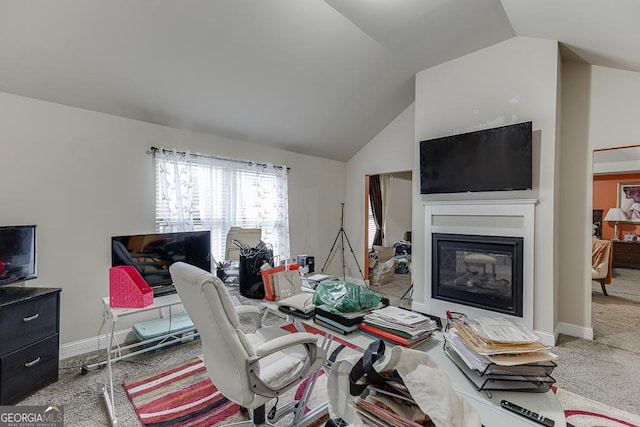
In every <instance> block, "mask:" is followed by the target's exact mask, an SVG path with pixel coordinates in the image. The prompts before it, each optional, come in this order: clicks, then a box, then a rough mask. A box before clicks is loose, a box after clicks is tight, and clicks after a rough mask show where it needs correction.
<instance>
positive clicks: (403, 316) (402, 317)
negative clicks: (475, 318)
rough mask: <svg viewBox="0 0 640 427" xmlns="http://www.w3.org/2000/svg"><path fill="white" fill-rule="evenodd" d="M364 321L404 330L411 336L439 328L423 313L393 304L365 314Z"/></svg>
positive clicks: (398, 330)
mask: <svg viewBox="0 0 640 427" xmlns="http://www.w3.org/2000/svg"><path fill="white" fill-rule="evenodd" d="M364 323H368V324H370V325H373V326H377V327H379V328H386V329H391V330H393V331H396V332H404V333H405V334H408V335H409V336H410V337H411V338H417V337H420V336H422V335H424V334H426V333H431V332H433V331H435V330H436V329H437V328H438V325H437V324H436V322H435V321H433V320H431V319H430V318H429V317H427V316H425V315H423V314H420V313H416V312H414V311H409V310H405V309H402V308H399V307H393V306H388V307H384V308H380V309H377V310H373V311H372V312H370V313H369V314H367V315H366V316H364Z"/></svg>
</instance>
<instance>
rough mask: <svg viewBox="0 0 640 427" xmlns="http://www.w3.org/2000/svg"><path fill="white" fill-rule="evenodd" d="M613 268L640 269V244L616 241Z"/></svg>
mask: <svg viewBox="0 0 640 427" xmlns="http://www.w3.org/2000/svg"><path fill="white" fill-rule="evenodd" d="M613 267H625V268H639V269H640V243H637V242H623V241H615V240H614V241H613Z"/></svg>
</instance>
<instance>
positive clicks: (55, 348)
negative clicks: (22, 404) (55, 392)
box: [0, 334, 59, 405]
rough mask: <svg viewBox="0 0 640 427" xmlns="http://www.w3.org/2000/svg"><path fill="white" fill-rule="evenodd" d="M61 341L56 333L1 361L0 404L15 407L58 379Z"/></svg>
mask: <svg viewBox="0 0 640 427" xmlns="http://www.w3.org/2000/svg"><path fill="white" fill-rule="evenodd" d="M58 353H59V338H58V334H55V335H53V336H51V337H49V338H46V339H43V340H41V341H38V342H36V343H35V344H32V345H30V346H28V347H25V348H23V349H20V350H18V351H14V352H13V353H10V354H7V355H5V356H3V357H1V358H0V377H1V378H2V386H1V388H0V404H2V405H12V404H14V403H16V402H18V401H19V400H21V399H22V398H24V397H26V396H27V395H29V394H30V393H31V392H33V391H34V390H37V389H38V388H40V387H42V386H45V385H47V384H49V383H52V382H54V381H57V380H58Z"/></svg>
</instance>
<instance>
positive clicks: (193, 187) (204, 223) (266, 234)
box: [154, 150, 289, 261]
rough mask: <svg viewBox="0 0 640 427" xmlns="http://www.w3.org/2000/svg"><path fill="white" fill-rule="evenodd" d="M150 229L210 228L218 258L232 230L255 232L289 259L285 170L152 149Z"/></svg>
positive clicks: (185, 229)
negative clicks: (153, 193) (153, 212)
mask: <svg viewBox="0 0 640 427" xmlns="http://www.w3.org/2000/svg"><path fill="white" fill-rule="evenodd" d="M154 153H155V154H154V158H155V168H156V229H157V230H158V231H159V232H173V231H190V230H211V252H212V255H213V257H214V258H215V259H216V260H217V261H220V260H222V259H223V258H224V250H225V244H226V236H227V232H228V231H229V229H230V228H231V227H232V226H235V227H244V228H261V229H262V240H264V241H265V242H266V243H268V244H271V245H272V246H273V253H274V256H279V257H280V259H284V258H288V257H289V215H288V197H287V168H286V167H282V166H274V165H264V164H256V163H253V162H244V161H237V160H228V159H218V158H211V157H205V156H200V155H196V156H194V155H191V154H189V153H178V152H176V151H175V150H174V151H169V150H156V151H155V152H154Z"/></svg>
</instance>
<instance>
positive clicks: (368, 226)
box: [363, 171, 413, 297]
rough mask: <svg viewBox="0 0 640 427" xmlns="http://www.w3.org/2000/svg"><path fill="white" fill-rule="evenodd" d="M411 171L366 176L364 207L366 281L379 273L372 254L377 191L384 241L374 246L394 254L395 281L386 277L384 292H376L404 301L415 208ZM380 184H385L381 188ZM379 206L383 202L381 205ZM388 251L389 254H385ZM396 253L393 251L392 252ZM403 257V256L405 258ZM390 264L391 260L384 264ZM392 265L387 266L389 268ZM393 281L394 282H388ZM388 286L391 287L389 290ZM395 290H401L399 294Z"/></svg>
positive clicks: (408, 276) (374, 254)
mask: <svg viewBox="0 0 640 427" xmlns="http://www.w3.org/2000/svg"><path fill="white" fill-rule="evenodd" d="M412 179H413V177H412V171H397V172H385V173H380V174H375V175H373V174H372V175H365V191H364V195H365V203H364V207H365V209H364V213H363V214H364V236H365V238H364V260H365V262H364V271H365V278H366V279H368V280H371V275H372V274H374V273H376V270H373V268H375V263H376V262H377V261H378V260H377V259H376V253H375V252H374V253H372V252H373V248H374V236H375V233H376V230H377V228H378V227H377V225H376V220H375V218H376V216H377V215H376V214H374V212H373V210H374V207H373V204H372V202H371V200H372V199H371V193H372V191H374V192H375V191H376V190H373V189H372V184H373V187H376V186H377V187H378V188H379V189H380V190H379V191H381V192H382V193H383V194H379V195H378V196H374V197H379V200H382V206H380V207H378V210H379V213H378V215H379V214H382V237H381V241H379V242H378V244H377V245H375V248H376V249H378V250H379V251H380V247H382V248H383V251H382V252H384V254H385V257H388V256H389V254H392V256H393V258H394V262H393V263H394V267H393V277H392V278H391V277H389V276H387V279H385V284H384V288H383V287H382V286H379V287H377V288H376V289H375V290H376V291H381V293H386V292H385V291H389V292H390V293H393V294H396V293H397V294H398V295H391V296H397V297H401V296H402V294H403V293H405V292H406V291H407V289H408V288H409V287H410V286H411V283H412V282H411V268H410V265H411V222H412V214H411V211H412V209H411V206H412ZM377 182H382V183H383V184H382V185H380V186H378V185H377ZM378 203H380V202H378ZM384 249H386V250H384ZM391 249H393V250H391ZM403 255H404V256H403ZM384 261H388V260H386V259H385V260H384ZM389 264H390V263H389V262H388V263H387V265H389ZM388 279H392V282H394V283H389V282H387V280H388ZM387 285H389V286H387ZM395 288H398V289H397V290H396V289H395Z"/></svg>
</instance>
